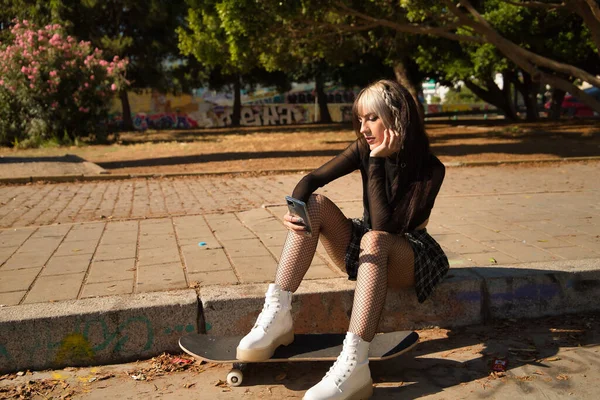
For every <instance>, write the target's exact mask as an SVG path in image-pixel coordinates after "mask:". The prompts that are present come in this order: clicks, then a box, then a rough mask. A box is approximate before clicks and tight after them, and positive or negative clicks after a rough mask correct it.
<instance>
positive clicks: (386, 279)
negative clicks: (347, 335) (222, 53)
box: [349, 231, 415, 342]
mask: <svg viewBox="0 0 600 400" xmlns="http://www.w3.org/2000/svg"><path fill="white" fill-rule="evenodd" d="M360 249H361V250H360V256H359V263H360V266H359V268H358V276H357V279H356V290H355V292H354V304H353V307H352V316H351V318H350V328H349V331H350V332H352V333H354V334H356V335H358V336H360V337H361V338H362V339H363V340H364V341H367V342H370V341H371V340H373V337H374V336H375V332H376V331H377V326H378V324H379V319H380V317H381V311H382V310H383V305H384V303H385V296H386V293H387V288H388V286H389V287H392V288H401V287H410V286H414V281H415V273H414V254H413V250H412V247H411V245H410V243H409V242H408V240H407V239H406V238H405V237H404V236H403V235H393V234H390V233H387V232H382V231H370V232H367V233H366V234H365V235H364V236H363V238H362V241H361V242H360Z"/></svg>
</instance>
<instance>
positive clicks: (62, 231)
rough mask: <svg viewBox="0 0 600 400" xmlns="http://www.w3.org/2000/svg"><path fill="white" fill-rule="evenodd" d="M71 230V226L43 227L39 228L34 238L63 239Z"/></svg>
mask: <svg viewBox="0 0 600 400" xmlns="http://www.w3.org/2000/svg"><path fill="white" fill-rule="evenodd" d="M69 230H71V226H69V225H53V226H42V227H39V228H38V229H37V230H36V231H35V232H34V233H33V235H31V237H32V238H43V237H59V238H63V237H64V236H65V235H66V234H67V233H68V232H69Z"/></svg>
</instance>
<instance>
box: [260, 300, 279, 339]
mask: <svg viewBox="0 0 600 400" xmlns="http://www.w3.org/2000/svg"><path fill="white" fill-rule="evenodd" d="M280 309H281V303H280V302H279V297H278V295H277V294H275V293H273V294H269V293H267V294H266V297H265V304H264V306H263V309H262V311H261V312H260V314H259V315H258V318H257V319H256V323H255V324H254V327H255V328H258V327H260V328H262V329H263V330H264V331H265V332H266V330H267V328H268V327H269V325H271V323H272V322H273V320H274V319H275V316H276V315H277V313H278V312H279V310H280Z"/></svg>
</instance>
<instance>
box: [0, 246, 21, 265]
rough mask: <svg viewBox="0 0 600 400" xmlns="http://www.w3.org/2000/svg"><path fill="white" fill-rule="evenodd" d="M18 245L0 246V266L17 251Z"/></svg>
mask: <svg viewBox="0 0 600 400" xmlns="http://www.w3.org/2000/svg"><path fill="white" fill-rule="evenodd" d="M17 249H18V247H17V246H14V247H0V266H2V264H3V263H4V262H5V261H6V260H8V259H9V258H10V256H12V255H13V253H14V252H15V251H17Z"/></svg>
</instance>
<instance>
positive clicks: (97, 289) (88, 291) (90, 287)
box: [81, 279, 133, 299]
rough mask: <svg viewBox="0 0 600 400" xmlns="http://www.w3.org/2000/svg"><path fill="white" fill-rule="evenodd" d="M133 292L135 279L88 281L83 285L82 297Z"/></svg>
mask: <svg viewBox="0 0 600 400" xmlns="http://www.w3.org/2000/svg"><path fill="white" fill-rule="evenodd" d="M131 293H133V279H130V280H125V281H110V282H100V283H86V284H85V285H83V291H82V292H81V298H82V299H84V298H87V297H99V296H112V295H116V294H131Z"/></svg>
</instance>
